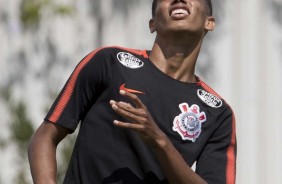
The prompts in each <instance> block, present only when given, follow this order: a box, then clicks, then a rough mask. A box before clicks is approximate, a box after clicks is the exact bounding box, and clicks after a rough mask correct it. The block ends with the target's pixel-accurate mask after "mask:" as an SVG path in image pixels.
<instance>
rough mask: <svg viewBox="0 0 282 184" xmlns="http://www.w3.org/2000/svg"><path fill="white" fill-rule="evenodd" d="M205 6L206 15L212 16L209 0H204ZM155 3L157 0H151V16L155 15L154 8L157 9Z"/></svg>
mask: <svg viewBox="0 0 282 184" xmlns="http://www.w3.org/2000/svg"><path fill="white" fill-rule="evenodd" d="M205 2H206V3H205V6H206V12H207V15H208V16H212V13H213V12H212V2H211V0H205ZM157 3H158V0H153V3H152V17H154V16H155V12H156V9H157Z"/></svg>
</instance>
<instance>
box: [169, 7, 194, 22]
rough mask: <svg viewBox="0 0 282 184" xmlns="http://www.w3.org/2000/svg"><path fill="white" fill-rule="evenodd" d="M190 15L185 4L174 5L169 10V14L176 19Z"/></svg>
mask: <svg viewBox="0 0 282 184" xmlns="http://www.w3.org/2000/svg"><path fill="white" fill-rule="evenodd" d="M189 15H190V11H189V9H188V8H187V7H186V6H175V7H173V8H172V9H171V10H170V16H171V17H173V18H176V19H181V18H185V17H187V16H189Z"/></svg>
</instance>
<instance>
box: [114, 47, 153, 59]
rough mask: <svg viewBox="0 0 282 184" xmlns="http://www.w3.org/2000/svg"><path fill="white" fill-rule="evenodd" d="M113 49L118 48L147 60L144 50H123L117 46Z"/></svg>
mask: <svg viewBox="0 0 282 184" xmlns="http://www.w3.org/2000/svg"><path fill="white" fill-rule="evenodd" d="M114 48H119V49H122V50H125V51H128V52H131V53H133V54H137V55H139V56H143V57H144V58H149V56H148V54H147V52H146V50H136V49H130V48H124V47H118V46H115V47H114Z"/></svg>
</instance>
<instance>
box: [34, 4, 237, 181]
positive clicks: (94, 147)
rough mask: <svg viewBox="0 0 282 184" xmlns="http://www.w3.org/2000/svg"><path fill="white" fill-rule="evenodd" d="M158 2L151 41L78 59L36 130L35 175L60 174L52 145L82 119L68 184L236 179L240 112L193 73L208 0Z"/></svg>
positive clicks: (51, 177)
mask: <svg viewBox="0 0 282 184" xmlns="http://www.w3.org/2000/svg"><path fill="white" fill-rule="evenodd" d="M152 7H153V8H152V10H153V18H152V19H151V20H150V24H149V25H150V30H151V32H155V31H156V33H157V35H156V39H155V42H154V44H153V48H152V51H140V50H133V49H126V48H121V47H108V48H102V49H98V50H95V51H93V52H91V53H90V54H89V55H88V56H86V57H85V58H84V59H83V60H82V61H81V62H80V63H79V64H78V65H77V67H76V68H75V70H74V72H73V73H72V75H71V76H70V78H69V80H68V81H67V83H66V85H65V86H64V88H63V90H62V92H61V93H60V95H59V96H58V98H57V99H56V101H55V102H54V104H53V106H52V107H51V109H50V111H49V113H48V114H47V116H46V118H45V121H44V122H43V123H42V125H41V126H40V127H39V128H38V130H37V131H36V133H35V134H34V136H33V138H32V140H31V143H30V147H29V159H30V166H31V172H32V176H33V180H34V182H35V183H39V184H44V183H56V172H57V171H56V146H57V145H58V143H59V142H60V141H61V140H62V139H63V138H64V137H65V136H66V135H67V134H68V133H71V132H73V131H74V130H75V129H76V127H77V125H78V123H79V122H81V126H80V130H79V134H78V137H77V141H76V143H75V147H74V150H73V154H72V157H71V161H70V164H69V168H68V171H67V173H66V177H65V181H64V183H66V184H72V183H75V184H79V183H83V184H88V183H89V184H96V183H97V184H98V183H103V184H113V183H123V184H142V183H143V184H165V183H170V184H189V183H193V184H194V183H210V184H212V183H214V184H221V183H228V184H232V183H235V162H236V138H235V121H234V115H233V113H232V110H231V109H230V107H229V106H228V105H227V104H226V102H225V101H224V100H223V99H222V98H221V97H220V96H219V95H218V94H217V93H215V92H214V91H213V90H212V89H211V88H210V87H208V86H207V85H206V84H205V83H204V82H202V81H201V80H200V79H199V78H198V77H197V76H195V74H194V70H195V65H196V60H197V57H198V54H199V52H200V47H201V44H202V41H203V38H204V36H205V34H206V33H207V32H208V31H211V30H213V29H214V24H215V23H214V18H213V17H212V11H211V2H210V0H154V2H153V6H152ZM194 162H196V163H197V164H196V172H194V171H193V170H192V169H191V168H190V167H191V166H192V165H193V163H194Z"/></svg>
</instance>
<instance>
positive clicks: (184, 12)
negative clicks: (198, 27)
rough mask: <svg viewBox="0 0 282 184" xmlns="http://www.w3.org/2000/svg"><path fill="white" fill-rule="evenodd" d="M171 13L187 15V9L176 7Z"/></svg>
mask: <svg viewBox="0 0 282 184" xmlns="http://www.w3.org/2000/svg"><path fill="white" fill-rule="evenodd" d="M171 14H172V15H175V14H185V15H189V13H188V11H187V10H184V9H176V10H173V11H172V13H171Z"/></svg>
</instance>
